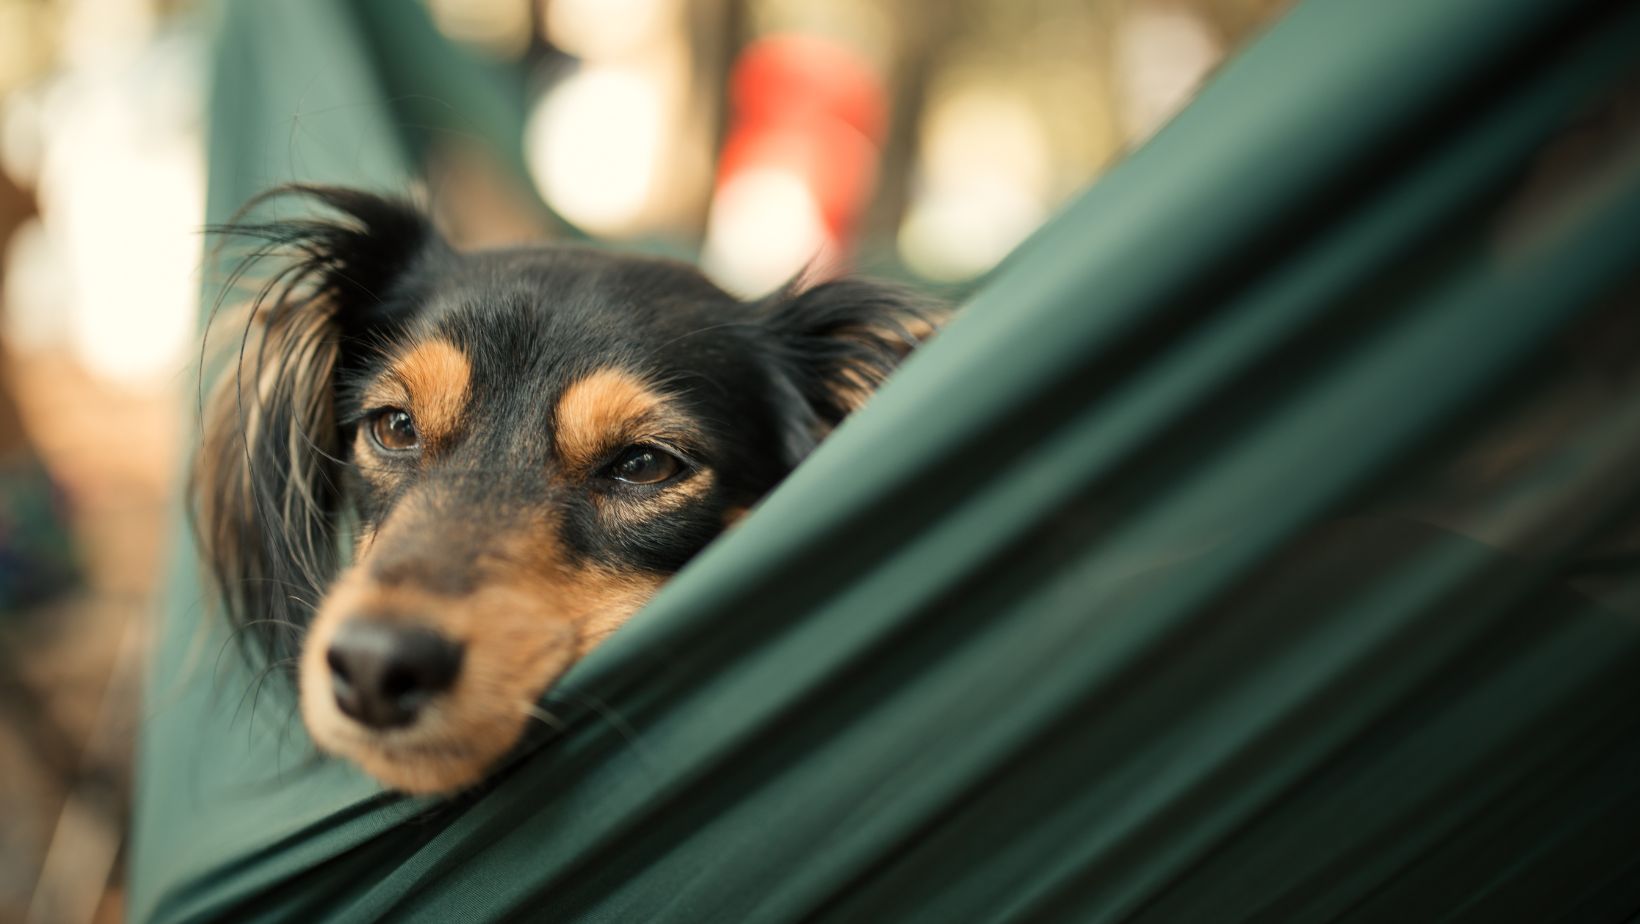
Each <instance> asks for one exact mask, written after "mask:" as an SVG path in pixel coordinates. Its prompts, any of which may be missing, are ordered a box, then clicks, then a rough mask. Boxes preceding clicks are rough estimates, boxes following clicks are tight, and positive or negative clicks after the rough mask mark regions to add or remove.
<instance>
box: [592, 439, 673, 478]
mask: <svg viewBox="0 0 1640 924" xmlns="http://www.w3.org/2000/svg"><path fill="white" fill-rule="evenodd" d="M682 470H683V463H682V462H680V461H678V457H677V456H674V455H672V454H671V453H669V452H667V451H666V450H664V449H657V448H655V447H654V446H633V447H631V448H629V449H627V451H626V452H623V453H621V456H620V458H618V459H616V460H615V462H614V464H612V465H611V466H610V467H609V477H611V478H613V479H615V480H616V481H624V482H626V483H627V484H660V483H661V482H663V481H666V480H667V479H669V478H672V477H675V476H676V475H677V474H678V472H680V471H682Z"/></svg>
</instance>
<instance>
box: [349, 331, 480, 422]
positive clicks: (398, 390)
mask: <svg viewBox="0 0 1640 924" xmlns="http://www.w3.org/2000/svg"><path fill="white" fill-rule="evenodd" d="M472 378H473V365H472V363H471V362H469V361H468V359H467V354H465V353H463V352H461V350H460V349H459V348H458V347H456V345H455V344H453V343H450V342H449V341H448V340H428V341H425V342H423V343H418V344H416V345H415V346H414V347H411V348H410V349H409V350H408V351H406V352H405V353H404V354H402V355H400V356H398V357H396V358H395V359H394V360H393V361H392V362H391V363H389V364H388V369H387V373H386V374H385V375H383V376H381V377H380V378H378V379H377V380H376V381H374V382H372V383H371V384H370V386H369V387H368V388H366V389H365V391H364V403H365V406H366V407H402V408H404V409H405V410H407V411H409V412H410V416H411V418H413V419H414V420H415V422H416V430H417V431H418V432H419V433H420V434H421V438H422V441H423V442H424V443H425V444H427V445H430V446H435V447H436V446H438V445H439V444H441V443H444V442H447V441H448V440H449V439H450V438H451V437H452V436H454V435H455V433H456V431H457V430H459V429H460V427H461V417H462V412H463V410H465V408H466V406H467V392H468V389H469V388H470V387H471V385H472Z"/></svg>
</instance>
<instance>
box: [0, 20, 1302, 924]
mask: <svg viewBox="0 0 1640 924" xmlns="http://www.w3.org/2000/svg"><path fill="white" fill-rule="evenodd" d="M1285 4H1286V0H876V2H872V0H425V2H418V0H402V10H399V9H396V8H395V7H393V6H392V5H391V4H374V5H373V8H374V9H375V10H376V11H377V13H376V15H381V12H380V11H382V10H387V11H388V12H389V14H393V15H403V16H417V17H422V16H425V17H428V18H429V19H430V21H431V22H432V23H433V24H434V26H435V27H436V28H437V30H438V31H439V32H440V33H442V35H443V36H445V37H446V38H448V39H449V40H451V41H453V42H456V43H458V44H460V45H461V46H464V47H466V48H468V49H470V50H471V52H472V53H473V54H474V55H476V56H478V57H479V58H480V59H481V60H483V61H485V62H487V64H488V65H489V66H490V67H491V68H493V70H494V72H495V74H496V79H497V81H499V83H498V86H500V87H501V88H502V89H503V90H504V92H503V93H502V98H503V99H505V100H508V101H516V104H517V106H518V108H519V111H518V112H517V113H516V115H517V117H518V120H519V124H520V125H521V126H522V129H521V134H519V135H518V137H517V140H518V142H519V143H518V145H517V150H497V149H496V148H494V147H493V146H491V145H486V144H484V143H481V142H479V141H478V138H477V136H478V135H481V134H485V133H484V132H483V131H481V130H480V126H479V125H478V124H477V122H478V118H477V115H476V114H474V113H468V112H461V111H453V112H452V111H449V108H450V107H448V106H446V105H444V104H443V103H442V101H440V100H439V99H438V98H437V93H436V92H432V93H428V94H421V95H418V96H417V98H415V99H404V100H395V101H394V102H395V103H396V104H397V105H395V106H394V111H396V112H399V113H402V114H403V118H404V119H405V120H406V122H407V124H408V122H409V121H411V120H414V119H416V118H419V116H418V115H417V113H418V112H419V113H427V112H432V113H436V114H437V116H438V118H437V121H438V122H439V123H440V124H441V125H446V126H454V129H453V130H449V131H444V132H442V133H439V134H437V135H436V137H437V139H438V140H437V142H436V143H434V144H431V145H428V146H426V148H425V150H423V151H422V156H423V161H424V162H423V163H422V164H420V165H419V166H420V168H421V171H422V179H420V180H418V181H417V182H415V183H414V184H412V186H411V188H406V189H400V190H397V191H399V192H403V193H407V194H411V195H415V196H417V197H419V198H420V199H422V201H424V202H426V203H427V204H428V205H429V207H430V208H432V209H433V211H434V212H435V213H436V214H437V215H438V217H439V219H440V220H441V222H442V223H443V225H444V226H445V227H446V228H447V229H448V230H449V232H450V233H451V235H452V236H453V237H454V238H455V239H456V240H457V241H458V242H460V243H463V244H466V245H471V246H478V245H490V244H501V243H507V242H511V241H518V240H528V239H539V238H543V237H549V238H550V237H554V236H558V237H575V238H581V237H586V238H592V239H595V240H600V241H608V242H611V243H612V244H614V245H618V246H627V247H636V248H640V249H645V250H649V251H653V252H660V253H669V254H673V255H677V256H681V257H684V258H687V259H694V260H698V261H699V262H700V263H701V264H702V265H703V266H704V267H705V269H706V270H707V272H708V273H710V274H711V275H712V276H713V277H714V278H715V279H716V280H718V281H719V282H720V283H721V284H722V285H724V286H725V287H726V288H728V289H730V290H732V291H735V292H738V293H741V294H744V295H747V296H751V295H756V294H760V293H762V292H764V291H767V290H769V289H771V288H773V287H774V286H776V285H778V284H780V283H782V282H783V281H785V280H786V279H788V278H790V277H792V276H793V275H794V274H796V273H799V272H802V271H805V270H807V271H808V272H810V273H813V274H817V275H824V274H830V273H835V272H841V271H853V270H864V271H867V272H871V273H875V274H878V275H886V276H891V277H895V278H900V279H904V280H907V281H911V282H913V283H916V284H919V285H925V286H930V287H940V288H944V289H946V290H948V291H953V292H960V291H962V289H963V287H964V286H965V285H967V284H970V283H972V282H973V281H974V280H976V279H978V278H979V277H981V276H982V275H984V274H985V273H986V272H988V271H989V270H990V269H991V268H992V267H993V266H995V265H996V264H997V262H998V261H999V260H1001V259H1002V258H1003V257H1004V256H1005V255H1006V254H1007V253H1008V252H1009V251H1010V250H1012V249H1013V248H1014V247H1015V246H1016V245H1017V244H1018V243H1019V242H1020V241H1021V240H1023V239H1024V238H1025V237H1026V236H1027V235H1029V234H1030V233H1031V232H1032V231H1033V230H1034V229H1036V228H1037V227H1038V226H1039V225H1040V224H1041V223H1042V222H1043V221H1044V220H1045V219H1046V218H1047V217H1048V216H1049V215H1050V214H1051V213H1052V212H1053V211H1054V210H1055V209H1056V208H1058V207H1059V206H1060V205H1061V204H1063V203H1064V202H1066V201H1067V200H1068V199H1069V198H1070V197H1071V196H1072V195H1073V194H1074V193H1075V192H1076V191H1077V190H1078V189H1080V188H1082V187H1084V186H1086V185H1087V184H1088V183H1089V182H1090V181H1091V180H1092V179H1093V178H1094V177H1095V176H1097V175H1098V174H1099V172H1100V171H1101V170H1102V169H1104V168H1105V167H1107V166H1108V165H1110V164H1111V163H1112V162H1113V161H1115V160H1117V159H1119V158H1120V157H1121V156H1122V154H1123V152H1125V151H1127V150H1130V149H1132V148H1133V147H1134V146H1136V145H1138V144H1140V143H1142V142H1143V141H1144V139H1145V138H1147V137H1148V136H1149V135H1150V134H1151V133H1152V132H1154V131H1155V130H1156V129H1157V128H1158V127H1159V126H1160V125H1161V124H1162V123H1163V122H1165V121H1166V120H1167V119H1168V118H1169V117H1170V115H1171V114H1172V113H1174V112H1176V111H1177V110H1178V109H1179V108H1180V107H1181V106H1183V105H1184V103H1185V102H1186V101H1187V100H1188V99H1189V98H1190V96H1191V94H1192V92H1193V91H1194V89H1195V88H1196V87H1197V86H1198V85H1199V84H1200V83H1201V82H1202V81H1203V80H1204V79H1206V78H1207V77H1208V76H1209V75H1210V73H1211V71H1212V70H1213V68H1214V67H1215V66H1216V65H1217V64H1218V63H1219V62H1220V61H1221V60H1222V59H1223V57H1224V56H1225V55H1226V54H1227V53H1229V52H1230V51H1231V50H1233V49H1235V48H1237V47H1238V46H1240V45H1241V44H1243V43H1244V42H1245V41H1247V40H1248V39H1249V38H1250V37H1251V36H1252V35H1253V34H1254V33H1255V32H1256V31H1257V30H1258V29H1259V28H1260V27H1261V26H1262V25H1263V24H1265V23H1267V22H1269V21H1270V19H1271V18H1272V17H1274V16H1276V15H1278V14H1279V12H1280V11H1281V9H1282V7H1283V6H1285ZM219 14H220V11H219V10H217V9H216V8H215V7H214V6H213V5H212V4H210V3H208V2H194V0H0V780H4V781H5V785H4V786H0V816H3V817H4V818H6V819H7V823H6V824H4V825H0V921H10V920H39V921H86V920H104V921H106V920H118V919H120V917H121V916H122V904H121V896H120V883H121V879H122V872H121V870H122V864H123V858H122V856H121V851H122V847H123V844H124V834H125V824H126V816H127V814H128V805H127V793H128V790H129V766H130V748H131V736H132V729H133V726H134V724H135V722H136V720H137V716H136V712H135V711H136V708H137V706H136V702H137V697H136V695H135V690H136V684H137V677H138V673H139V671H140V659H141V653H142V651H143V647H144V644H145V641H146V638H147V635H148V629H149V627H148V619H149V616H150V610H151V609H152V601H153V597H154V595H155V593H156V591H157V584H158V575H159V574H160V573H161V572H162V568H163V565H164V554H165V553H164V552H163V551H162V550H163V549H165V548H166V547H167V543H166V541H165V538H164V537H166V536H168V535H170V533H171V532H172V530H174V529H175V528H176V526H177V521H176V517H177V512H176V511H177V510H178V509H179V505H178V504H177V502H176V498H177V488H178V486H179V480H178V477H177V473H178V472H180V471H181V468H182V465H181V463H182V455H183V450H184V447H185V446H186V445H187V444H188V442H189V440H190V439H191V434H192V432H193V427H194V425H195V424H194V421H193V419H192V415H193V413H194V412H193V410H192V409H193V408H194V407H195V404H194V402H193V400H192V394H191V389H192V387H193V386H192V379H191V375H190V372H189V368H190V364H191V362H192V360H193V359H194V357H195V356H196V355H197V350H198V336H197V329H196V319H197V317H198V307H199V293H200V291H201V287H202V286H208V285H209V284H210V279H209V278H202V275H205V276H208V274H202V271H201V268H202V266H204V265H205V259H204V254H205V240H204V236H203V234H202V231H201V229H202V227H203V224H204V215H205V188H206V176H207V163H206V153H205V147H206V139H207V136H208V131H207V126H206V124H205V112H206V110H207V107H208V105H209V101H210V98H211V92H212V87H211V81H212V71H211V69H210V57H211V55H210V43H211V42H212V39H213V35H214V34H215V33H214V31H213V30H214V28H215V25H216V22H217V17H218V16H219ZM218 76H220V75H218ZM433 89H434V90H435V91H436V87H434V88H433ZM441 107H442V108H441ZM314 115H322V114H318V113H303V112H291V113H290V114H289V116H290V117H289V124H288V126H287V127H286V131H285V132H284V134H285V136H286V138H287V141H286V143H285V145H284V149H283V150H278V151H269V152H267V156H268V158H269V159H270V162H273V163H275V165H276V168H275V169H274V171H273V172H274V173H277V174H278V176H277V177H274V176H272V175H271V174H270V180H271V179H277V178H287V177H301V176H302V173H303V171H302V166H303V162H304V159H305V157H307V156H308V155H309V154H311V153H312V152H311V151H307V150H304V146H305V145H306V144H308V143H309V142H308V139H307V138H306V137H305V136H304V133H303V131H302V119H303V118H304V117H312V116H314ZM339 117H342V118H345V117H346V116H345V113H341V114H339ZM469 122H470V123H472V124H473V126H474V131H472V132H467V131H464V130H463V126H464V125H466V124H468V123H469Z"/></svg>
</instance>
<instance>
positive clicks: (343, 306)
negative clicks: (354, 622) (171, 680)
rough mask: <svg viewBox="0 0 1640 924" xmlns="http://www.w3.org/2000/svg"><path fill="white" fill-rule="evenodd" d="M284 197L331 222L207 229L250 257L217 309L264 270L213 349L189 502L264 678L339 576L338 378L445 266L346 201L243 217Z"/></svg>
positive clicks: (411, 226)
mask: <svg viewBox="0 0 1640 924" xmlns="http://www.w3.org/2000/svg"><path fill="white" fill-rule="evenodd" d="M289 197H295V198H298V199H301V200H304V204H305V205H310V206H311V205H317V206H319V207H320V208H321V209H323V210H324V211H325V212H328V213H329V217H323V218H305V219H299V220H289V221H269V222H260V223H252V222H249V221H245V222H240V223H235V224H231V225H227V226H224V227H221V228H216V229H213V230H215V231H217V232H219V233H221V234H223V235H226V237H225V238H224V240H225V241H227V242H230V243H231V242H233V241H236V240H238V241H249V242H251V243H252V244H253V249H251V250H250V252H249V253H247V254H246V255H244V256H243V257H242V258H241V259H240V260H239V262H238V263H237V265H236V266H235V269H234V270H233V272H232V274H231V275H230V276H229V279H228V282H227V284H226V285H225V287H224V297H235V292H236V291H237V290H236V286H237V285H238V284H239V283H241V282H242V280H244V279H245V278H247V276H248V275H260V273H259V272H258V270H257V266H258V265H269V266H271V267H272V268H273V269H272V272H271V273H269V274H268V276H267V278H266V281H265V282H264V283H263V284H262V285H261V287H260V288H259V289H258V290H256V291H255V294H254V295H253V296H251V297H250V304H249V306H248V308H247V313H248V317H246V318H244V321H243V324H242V325H240V324H235V325H233V326H232V327H233V330H234V332H235V333H236V334H237V336H231V337H218V338H217V339H218V340H222V341H226V342H225V343H221V344H219V346H220V347H221V348H222V352H223V353H224V354H225V356H224V357H223V360H222V361H220V362H219V363H218V365H220V366H221V367H223V368H221V370H220V371H219V372H217V373H216V375H215V376H214V378H215V379H216V380H217V382H218V384H217V386H216V388H215V390H214V393H213V395H212V397H211V399H210V400H209V402H208V404H207V405H206V407H205V410H204V421H203V422H204V435H203V438H202V440H201V443H200V448H199V454H198V458H197V460H196V462H195V466H194V471H193V484H192V491H191V500H192V504H193V519H194V525H195V530H196V533H197V535H198V537H199V540H200V544H201V547H202V550H203V552H204V555H205V560H206V564H207V566H208V567H209V569H210V571H211V575H212V578H213V579H214V583H215V585H216V589H217V591H218V594H219V598H220V601H221V603H222V605H223V607H224V608H225V610H226V612H227V615H228V617H229V619H230V621H231V622H232V623H233V624H234V626H235V628H236V630H237V631H238V632H239V633H240V638H241V640H242V641H243V642H245V643H246V646H247V648H248V649H249V650H250V651H251V652H252V653H253V654H255V655H257V656H259V657H260V658H262V659H265V661H266V663H279V662H282V661H286V660H287V659H290V660H292V661H293V659H294V656H295V654H296V652H297V651H298V650H299V646H300V642H301V635H302V633H303V631H304V630H305V627H306V625H307V622H308V619H309V617H310V616H311V614H312V610H313V607H315V606H316V605H317V603H318V598H319V595H320V594H321V593H322V592H323V589H324V587H325V586H326V584H328V582H329V581H330V579H331V578H332V577H333V576H334V574H335V572H336V569H337V568H338V566H339V564H340V558H341V551H340V548H339V546H340V542H339V538H340V537H339V533H340V530H341V528H342V525H341V516H342V504H341V479H340V475H341V465H342V462H341V457H342V455H343V452H344V448H343V445H342V439H341V433H340V429H339V426H338V422H337V416H336V403H335V386H336V380H337V377H338V376H339V375H341V374H343V373H344V370H345V369H346V368H347V367H348V366H349V365H351V364H354V363H357V362H358V361H359V360H360V358H361V357H362V356H363V355H364V354H365V353H366V352H368V351H369V350H372V349H379V346H380V344H381V343H382V342H384V341H386V340H388V339H390V338H391V336H392V333H393V329H394V327H395V326H396V325H399V324H402V323H403V322H404V319H405V316H406V315H407V313H408V311H409V306H408V302H407V300H406V299H405V298H404V297H403V296H402V294H400V293H398V292H397V290H398V289H399V288H400V281H401V279H402V278H403V277H404V276H405V275H406V274H407V273H408V272H409V271H410V269H411V268H412V267H414V266H416V265H418V264H419V263H422V262H426V261H433V260H437V259H439V258H440V256H441V255H442V254H444V253H447V252H448V250H447V246H446V245H445V244H444V243H443V242H442V241H441V240H440V239H439V238H438V236H437V234H436V233H435V232H434V231H433V229H432V227H431V226H430V224H429V223H428V221H427V220H426V218H425V217H424V215H423V214H422V213H421V211H420V210H418V209H416V208H415V207H414V206H411V205H409V204H407V203H404V202H400V201H397V200H391V199H386V198H382V197H378V196H375V195H371V194H368V193H362V192H357V191H353V190H345V189H334V188H328V187H308V186H303V187H286V188H281V189H279V190H275V191H274V192H272V193H270V194H268V195H266V196H263V197H259V198H258V199H257V200H254V201H253V203H252V205H250V206H247V207H246V212H242V213H241V214H246V213H248V212H249V211H250V210H251V209H252V208H255V207H258V206H261V205H265V204H266V202H267V201H268V200H270V199H283V198H289ZM219 305H220V302H219ZM214 320H216V319H213V321H214ZM212 326H218V325H216V324H213V325H212ZM202 365H203V363H202ZM207 375H208V373H207V372H206V371H203V370H202V372H201V383H202V387H203V383H204V381H205V380H206V378H207Z"/></svg>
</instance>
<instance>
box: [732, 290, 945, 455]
mask: <svg viewBox="0 0 1640 924" xmlns="http://www.w3.org/2000/svg"><path fill="white" fill-rule="evenodd" d="M763 312H764V319H765V324H766V325H767V327H768V329H769V331H770V332H772V334H773V335H774V342H775V348H774V350H773V359H774V362H775V364H776V367H777V368H776V369H775V378H776V382H777V389H778V390H779V391H780V392H783V393H784V394H783V395H782V396H781V400H782V402H783V403H784V404H786V405H789V407H787V408H785V410H786V413H785V414H784V417H785V420H786V421H787V422H788V426H787V432H786V434H785V444H786V453H787V456H788V458H787V462H788V464H791V465H796V464H797V463H798V462H800V461H802V460H803V458H804V457H805V456H807V455H808V454H809V453H810V452H812V451H813V450H814V447H815V446H816V445H817V444H818V443H819V441H820V440H821V439H824V438H825V436H826V434H828V433H830V432H831V430H832V428H834V427H836V426H837V425H838V424H839V423H841V422H842V420H843V418H844V417H847V416H848V415H849V414H850V413H852V412H853V411H855V410H856V409H858V408H859V407H860V405H862V404H864V403H865V401H866V399H867V398H869V397H871V394H872V393H873V392H875V391H876V390H877V387H878V386H879V385H881V384H882V383H883V380H884V379H886V378H888V375H889V373H891V372H893V371H894V369H895V368H896V367H897V366H899V364H900V361H901V360H903V359H905V357H906V355H907V354H909V353H910V352H911V351H912V350H913V349H915V348H916V347H917V346H918V345H919V344H920V343H922V342H923V341H924V340H927V339H928V338H929V337H930V336H932V335H933V333H934V331H935V330H936V329H937V328H938V326H939V324H940V323H941V322H942V321H943V320H944V312H943V309H942V307H941V306H940V305H939V304H938V303H936V302H933V301H931V300H929V299H927V298H924V297H923V296H920V295H918V294H916V293H914V292H912V291H911V290H909V289H905V288H902V287H900V286H896V285H892V284H889V283H885V282H878V281H874V280H869V279H839V280H835V281H832V282H824V283H821V284H819V285H817V286H814V287H813V288H810V289H807V290H802V291H799V290H797V289H795V288H794V287H788V288H787V289H785V290H782V291H781V292H779V293H776V294H775V295H773V296H771V297H769V298H768V299H767V300H766V301H765V302H764V305H763Z"/></svg>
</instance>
